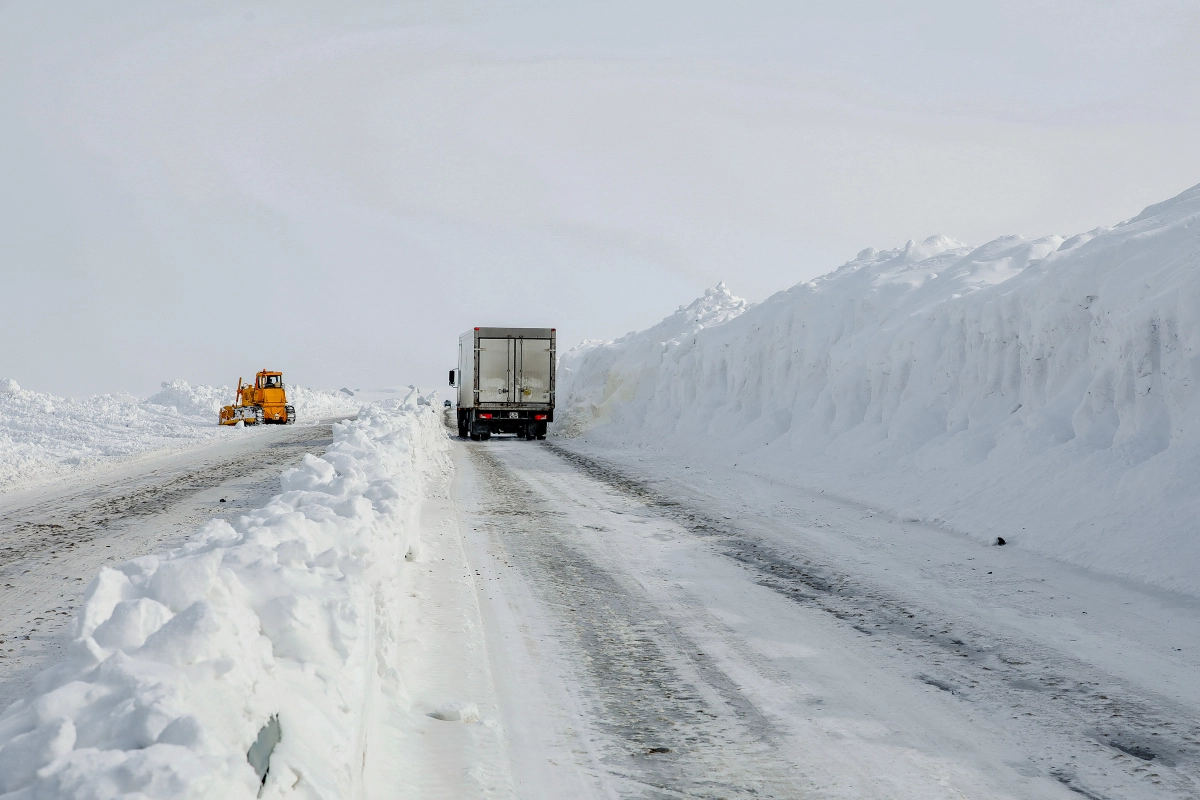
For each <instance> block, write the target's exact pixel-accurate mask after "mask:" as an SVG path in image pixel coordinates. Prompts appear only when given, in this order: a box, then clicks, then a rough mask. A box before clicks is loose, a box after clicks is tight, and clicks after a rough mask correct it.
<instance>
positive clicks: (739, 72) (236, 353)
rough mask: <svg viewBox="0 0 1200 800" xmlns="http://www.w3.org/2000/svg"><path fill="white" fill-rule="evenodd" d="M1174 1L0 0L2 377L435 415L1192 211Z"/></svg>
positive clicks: (1184, 36)
mask: <svg viewBox="0 0 1200 800" xmlns="http://www.w3.org/2000/svg"><path fill="white" fill-rule="evenodd" d="M1197 41H1200V6H1198V5H1197V4H1196V3H1193V2H1188V3H1179V2H1139V3H1136V4H1134V3H1111V2H1103V1H1102V0H1091V1H1089V2H1064V3H1044V2H1020V1H1018V2H1008V3H1003V4H1001V3H997V4H994V6H993V7H992V8H991V9H990V10H988V9H986V8H983V9H981V8H980V4H975V3H962V2H915V3H908V4H894V3H886V2H863V3H852V2H850V3H836V4H835V3H826V4H807V3H801V2H767V1H764V0H758V1H757V2H755V1H752V0H740V2H736V3H734V2H720V3H718V2H709V1H707V0H688V2H682V0H669V1H668V2H648V0H640V1H638V2H632V1H628V0H606V1H604V2H573V0H530V1H529V2H500V1H499V0H488V1H487V2H450V1H448V0H438V1H437V2H396V1H395V0H393V2H370V3H368V2H357V3H337V4H335V3H318V2H312V1H311V0H309V1H308V2H301V1H300V0H280V2H238V3H232V2H219V0H204V2H172V3H163V2H161V0H146V2H131V1H130V0H120V1H119V2H116V1H114V2H106V3H94V2H44V0H36V1H32V0H31V1H29V2H26V1H25V0H9V2H7V3H5V2H3V0H0V378H3V377H12V378H14V379H16V380H17V381H18V382H19V383H20V384H21V385H22V386H23V387H25V388H30V389H36V390H41V391H52V392H55V393H58V394H67V395H72V394H75V395H78V394H86V393H91V392H97V391H118V390H127V391H132V392H134V393H135V394H148V393H150V392H152V391H154V390H156V389H157V386H158V382H159V381H161V380H166V379H169V378H173V377H181V378H184V379H186V380H189V381H192V382H203V383H231V382H233V381H235V380H236V379H237V377H238V375H246V374H249V373H251V372H253V371H254V370H255V369H257V368H261V367H263V366H267V367H271V368H277V369H282V370H284V372H285V375H286V377H287V378H288V379H290V380H293V381H296V382H299V383H303V384H306V385H314V386H328V387H335V388H336V387H339V386H352V387H362V388H372V387H378V386H393V385H398V384H406V383H410V382H417V383H418V384H420V385H422V386H427V387H439V386H441V384H442V383H443V382H444V379H445V372H446V370H447V369H448V368H449V367H450V366H452V365H453V359H454V353H455V345H456V337H457V334H458V333H459V332H460V331H462V330H465V329H466V328H468V327H471V326H473V325H490V324H505V325H538V326H540V325H554V326H557V327H558V329H559V335H560V347H562V348H564V349H565V348H567V347H569V346H571V345H573V344H575V343H577V342H578V341H579V340H581V339H583V338H585V337H604V338H612V337H615V336H618V335H621V334H623V333H625V332H626V331H628V330H632V329H635V328H643V327H646V326H648V325H650V324H652V323H654V322H656V321H657V320H658V319H659V318H661V317H662V316H664V315H665V314H667V313H669V312H670V311H672V310H673V309H674V308H675V306H677V305H678V304H680V303H686V302H689V301H690V300H691V299H693V298H694V297H695V296H697V295H699V294H701V293H702V292H703V290H704V289H705V287H707V286H711V285H713V284H715V283H717V282H718V281H720V280H725V281H727V282H728V284H729V286H730V288H731V289H732V290H733V291H734V292H735V293H737V294H741V295H743V296H746V297H749V298H750V299H752V300H761V299H763V298H764V297H766V296H767V295H769V294H771V293H772V292H774V291H776V290H779V289H783V288H786V287H788V286H791V285H792V284H794V283H796V282H798V281H800V280H805V279H807V278H810V277H813V276H815V275H817V274H820V273H823V272H827V271H829V270H830V269H832V268H834V267H836V266H837V265H838V264H840V263H842V262H844V261H846V260H847V259H849V258H851V257H853V255H854V254H855V253H856V252H858V251H859V250H861V249H862V248H864V247H868V246H872V247H877V248H885V247H896V246H900V245H903V244H904V242H905V240H907V239H910V238H915V239H921V238H924V237H926V236H928V235H930V234H933V233H945V234H947V235H950V236H953V237H955V238H957V239H961V240H964V241H967V242H971V243H982V242H984V241H987V240H989V239H991V238H994V237H996V236H999V235H1003V234H1008V233H1022V234H1026V235H1041V234H1046V233H1063V234H1070V233H1077V232H1079V231H1082V230H1086V229H1089V228H1092V227H1095V226H1097V225H1108V224H1112V223H1115V222H1117V221H1120V220H1121V219H1124V218H1127V217H1130V216H1133V215H1134V214H1136V213H1137V212H1138V211H1140V210H1141V208H1142V207H1143V206H1145V205H1148V204H1150V203H1153V202H1157V201H1159V200H1163V199H1165V198H1167V197H1169V196H1172V195H1174V194H1177V193H1178V192H1180V191H1182V190H1184V189H1186V188H1188V187H1189V186H1191V185H1193V184H1195V183H1198V182H1200V147H1197V142H1200V135H1198V134H1200V102H1198V101H1200V48H1198V47H1196V45H1195V43H1196V42H1197Z"/></svg>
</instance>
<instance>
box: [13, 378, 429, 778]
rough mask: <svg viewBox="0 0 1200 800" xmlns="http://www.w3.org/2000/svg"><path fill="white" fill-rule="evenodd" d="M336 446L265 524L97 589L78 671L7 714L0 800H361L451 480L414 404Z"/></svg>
mask: <svg viewBox="0 0 1200 800" xmlns="http://www.w3.org/2000/svg"><path fill="white" fill-rule="evenodd" d="M333 438H334V441H333V444H332V445H331V446H330V447H329V449H328V450H327V452H326V453H325V455H324V456H322V457H321V458H316V457H315V456H311V455H307V456H305V458H304V461H303V463H302V464H301V465H300V466H298V467H296V468H294V469H290V470H288V471H287V472H285V473H284V474H283V476H282V489H283V492H282V493H281V494H279V495H278V496H276V497H275V498H273V499H272V500H271V502H270V503H269V504H268V505H266V506H265V507H263V508H261V509H259V510H257V511H254V512H251V513H249V514H247V515H244V516H242V517H239V518H238V519H236V520H235V521H234V522H233V523H232V524H230V523H228V522H225V521H223V520H213V521H211V522H210V523H208V524H207V525H206V526H204V527H203V528H202V529H201V530H200V531H199V532H198V533H197V534H196V535H195V536H194V537H193V539H192V540H191V541H190V542H188V544H186V545H185V546H183V547H181V548H179V549H176V550H173V551H171V552H169V553H164V554H161V555H153V556H146V557H143V558H139V559H136V560H134V561H130V562H127V563H125V564H121V565H119V566H117V567H115V568H105V569H103V570H102V571H101V572H100V575H99V576H98V577H97V578H96V579H95V581H93V583H92V584H91V586H90V587H89V588H88V590H87V592H86V595H85V599H84V603H83V606H82V608H81V609H80V611H79V615H78V617H77V618H76V619H75V620H74V622H73V629H72V641H71V642H70V644H69V645H68V648H67V653H68V655H67V657H66V659H65V660H64V661H63V662H62V663H60V664H59V665H57V666H55V667H52V668H51V669H49V670H47V671H46V672H44V673H42V675H40V676H39V677H38V678H37V679H36V680H35V683H34V687H33V690H32V691H31V693H30V695H29V696H28V697H26V698H25V699H23V700H20V701H18V702H16V703H14V704H13V705H12V706H10V707H9V708H8V709H7V710H6V711H4V712H3V713H2V714H0V796H3V797H5V798H14V800H16V799H17V798H21V799H22V800H23V799H24V798H29V799H30V800H33V798H51V797H53V798H115V797H130V798H134V797H136V798H172V799H176V798H197V799H199V798H205V799H211V798H222V799H224V798H229V799H230V800H234V799H235V798H248V799H249V798H255V797H263V798H272V797H285V796H286V797H305V798H317V797H323V798H335V797H336V798H348V799H349V798H357V797H363V796H365V792H364V787H363V783H362V769H363V764H364V759H365V747H366V734H367V729H368V723H369V720H370V716H371V713H372V708H374V707H376V706H378V700H379V698H380V696H381V693H386V694H390V695H392V696H399V697H402V696H403V695H402V694H401V693H402V692H403V688H404V687H403V686H402V685H401V682H400V677H399V675H398V673H397V672H396V670H395V669H394V668H393V667H392V665H393V664H394V663H395V662H396V650H397V647H398V646H399V641H400V636H401V631H402V629H403V626H404V625H405V624H406V620H407V616H408V615H409V613H410V612H409V611H408V609H409V608H410V606H408V605H406V603H410V602H411V601H409V600H406V597H407V594H406V592H404V585H405V575H404V571H403V567H404V563H405V558H406V556H407V555H409V554H410V553H413V552H414V551H415V549H416V548H417V547H418V544H419V542H418V521H419V514H420V508H421V502H422V498H423V497H425V496H426V493H427V492H429V491H431V490H434V489H438V487H439V482H440V481H441V479H442V478H443V477H444V476H445V475H446V474H447V473H448V470H449V468H450V467H449V460H448V458H447V455H446V446H447V445H446V441H447V439H446V434H445V431H444V428H443V425H442V422H441V419H440V414H439V413H438V412H437V411H436V410H435V409H434V408H433V407H432V406H431V405H430V404H428V403H426V402H422V401H421V400H419V399H418V398H417V397H416V392H415V391H414V392H413V393H412V395H410V397H409V398H407V399H406V400H405V401H388V402H385V403H377V404H373V405H371V406H365V407H364V408H363V409H362V410H361V411H360V412H359V415H358V419H356V420H354V421H351V422H347V423H339V424H336V425H334V437H333ZM273 733H274V734H278V735H277V736H274V735H272V734H273ZM272 745H274V747H273V749H272V747H271V746H272ZM252 748H253V750H252ZM252 762H253V763H252ZM256 767H257V770H256ZM264 768H266V774H265V776H264V775H263V769H264Z"/></svg>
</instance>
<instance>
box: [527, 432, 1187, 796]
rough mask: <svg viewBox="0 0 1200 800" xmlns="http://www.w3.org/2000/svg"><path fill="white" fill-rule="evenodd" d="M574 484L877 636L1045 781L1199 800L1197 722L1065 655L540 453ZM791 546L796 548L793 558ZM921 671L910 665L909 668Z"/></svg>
mask: <svg viewBox="0 0 1200 800" xmlns="http://www.w3.org/2000/svg"><path fill="white" fill-rule="evenodd" d="M544 446H545V447H547V448H548V449H549V450H550V451H551V452H553V453H554V454H555V455H557V456H558V457H560V458H561V459H563V460H564V461H566V462H567V463H569V464H570V465H572V466H573V467H574V468H575V469H578V470H579V471H581V472H582V473H584V474H586V475H588V476H590V477H592V478H594V479H596V480H598V481H601V482H603V483H605V484H607V485H608V486H610V487H611V488H612V489H614V490H616V491H617V492H619V493H621V494H624V495H626V496H629V497H632V498H636V499H637V500H639V501H640V502H641V503H643V504H644V505H645V506H646V508H647V509H648V510H650V511H651V512H652V513H654V514H656V515H659V516H661V517H664V518H667V519H670V520H671V521H673V522H675V523H677V524H679V525H680V526H682V527H683V528H685V529H687V530H689V531H690V532H691V533H692V534H693V535H695V536H697V537H698V538H701V539H705V540H707V541H708V542H709V543H710V544H711V546H712V547H713V548H714V549H715V550H716V551H717V552H719V553H721V554H723V555H724V556H726V557H728V558H730V559H733V560H735V561H737V562H738V563H739V564H741V565H742V566H743V567H744V568H746V569H747V570H750V571H752V572H753V573H755V582H756V583H758V584H759V585H761V586H764V587H767V588H770V589H771V590H773V591H775V592H777V593H779V594H780V595H782V596H784V597H787V598H788V599H789V600H792V601H794V602H796V603H799V604H802V605H804V606H806V607H809V608H812V609H815V610H818V611H820V612H823V613H826V614H829V615H831V616H833V617H834V618H836V619H838V620H839V621H840V622H842V623H844V624H846V625H847V626H848V627H850V628H851V629H853V630H854V631H855V632H856V633H857V635H862V636H871V637H877V638H878V639H879V640H880V641H881V642H883V643H885V644H886V645H887V646H888V647H892V648H895V649H896V650H897V651H898V652H899V653H901V654H902V655H905V656H908V657H909V658H910V660H911V661H913V662H914V669H913V673H912V677H913V679H914V680H917V681H920V682H921V683H923V684H925V685H927V686H931V687H933V688H935V689H938V690H940V691H943V692H946V693H947V694H949V695H951V696H953V697H955V698H956V699H958V700H960V701H961V702H963V703H968V704H972V705H973V706H976V707H978V708H979V710H980V711H982V712H984V713H986V714H989V715H1003V716H1004V717H1005V718H1008V719H1009V721H1010V722H1011V723H1012V726H1013V727H1014V728H1015V729H1016V730H1018V731H1020V730H1025V731H1032V730H1036V731H1037V735H1036V736H1034V737H1032V738H1031V739H1030V741H1047V740H1049V741H1052V742H1054V743H1055V745H1056V749H1055V750H1054V751H1053V752H1050V753H1045V754H1031V756H1030V758H1031V760H1032V761H1034V762H1036V763H1039V764H1040V765H1041V766H1042V767H1044V769H1045V770H1046V774H1048V775H1050V776H1052V777H1053V778H1054V779H1055V780H1057V781H1058V782H1060V783H1062V784H1063V785H1064V786H1065V787H1066V788H1068V789H1070V790H1071V791H1072V792H1074V793H1076V794H1079V795H1082V796H1086V797H1089V798H1094V799H1096V800H1117V798H1124V797H1126V796H1127V794H1126V792H1127V791H1128V790H1130V789H1133V790H1135V791H1137V792H1139V795H1138V796H1150V797H1177V798H1194V797H1198V796H1200V715H1198V714H1197V711H1196V710H1195V709H1192V708H1188V707H1185V706H1183V705H1181V704H1179V703H1176V702H1174V701H1172V700H1170V699H1168V698H1165V697H1161V696H1157V695H1154V694H1150V693H1147V692H1144V691H1143V690H1141V689H1139V688H1138V687H1136V686H1131V685H1129V684H1127V683H1124V682H1122V681H1120V680H1118V679H1117V678H1115V677H1113V676H1111V675H1109V674H1106V673H1104V672H1103V671H1101V670H1099V669H1097V668H1096V667H1094V666H1092V665H1091V664H1089V663H1086V662H1083V661H1080V660H1078V659H1074V658H1071V657H1070V656H1067V655H1065V654H1064V653H1062V652H1058V651H1054V650H1051V649H1049V648H1046V647H1042V646H1039V645H1037V644H1034V643H1031V642H1025V641H1016V640H1012V639H1009V638H1006V637H1004V636H998V635H996V634H994V633H992V632H989V631H984V630H979V629H977V628H976V627H975V626H973V625H966V626H964V625H963V624H962V623H959V622H956V621H955V620H953V619H949V618H946V617H944V616H942V615H940V614H938V613H937V612H936V611H933V610H931V609H926V608H921V607H919V606H917V605H915V604H910V603H906V602H905V601H903V600H902V599H900V598H898V597H895V596H893V595H892V594H891V593H889V592H887V591H884V590H881V589H880V588H878V587H874V586H869V585H866V584H865V583H863V582H860V581H857V580H855V579H853V578H852V577H851V576H850V575H848V574H847V573H845V572H843V571H841V570H839V569H837V568H836V567H834V566H831V565H829V564H823V563H818V562H816V561H815V560H814V559H812V558H809V557H806V556H805V555H804V554H802V553H800V552H799V551H798V549H797V550H795V551H793V552H784V551H782V550H780V549H779V548H778V547H775V546H772V545H771V544H769V543H767V542H766V541H765V540H763V539H761V538H759V537H757V536H754V535H751V534H748V533H747V532H745V531H741V530H739V529H738V528H737V526H736V525H734V524H732V523H731V522H730V521H729V520H727V519H715V518H714V517H712V516H711V515H707V514H704V513H702V512H700V511H699V510H697V509H695V508H692V507H689V506H687V505H685V504H682V503H680V502H679V501H677V500H674V499H672V498H670V497H667V496H665V495H663V494H662V493H660V492H658V491H657V490H655V489H654V488H652V487H651V486H650V485H649V484H647V483H645V482H643V481H640V480H637V479H636V478H633V477H630V476H629V475H627V474H625V473H623V472H622V471H621V470H620V469H619V468H617V467H614V466H612V465H609V464H605V463H602V462H600V461H598V460H596V459H594V458H590V457H588V456H584V455H581V454H579V453H576V452H573V451H571V450H568V449H566V448H564V447H562V446H560V445H557V444H554V443H552V442H551V443H546V444H545V445H544ZM799 545H800V542H799V540H797V547H798V546H799ZM918 658H919V659H921V661H920V665H919V666H918V665H916V663H915V662H916V661H917V659H918Z"/></svg>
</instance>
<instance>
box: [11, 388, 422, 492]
mask: <svg viewBox="0 0 1200 800" xmlns="http://www.w3.org/2000/svg"><path fill="white" fill-rule="evenodd" d="M398 391H400V390H378V391H373V392H367V393H362V392H359V391H356V390H353V389H342V390H325V389H309V388H306V387H303V386H292V385H289V386H288V392H289V394H288V400H289V401H290V402H291V403H292V405H294V406H295V407H296V412H297V414H298V416H299V417H300V419H302V420H304V419H319V418H323V417H332V416H338V415H344V416H350V415H353V414H355V413H356V412H357V411H358V409H359V407H360V406H361V405H362V404H363V402H364V400H367V401H369V400H372V399H381V398H385V397H387V396H389V395H392V396H395V394H396V393H397V392H398ZM407 391H408V390H407V389H405V390H403V392H404V393H406V392H407ZM400 396H401V397H403V394H400ZM233 401H234V389H233V388H231V387H229V386H192V385H190V384H188V383H187V382H186V381H182V380H173V381H169V382H168V381H164V382H163V384H162V390H161V391H159V392H157V393H156V394H153V395H151V396H149V397H147V398H145V399H138V398H136V397H133V396H132V395H129V394H104V395H95V396H92V397H84V398H68V397H55V396H54V395H51V394H46V393H43V392H35V391H30V390H28V389H24V388H22V387H21V386H20V385H19V384H18V383H17V382H16V381H15V380H13V379H11V378H8V379H5V380H0V492H8V491H12V490H14V489H19V488H28V487H30V486H34V485H37V484H39V483H44V482H45V481H47V480H53V479H54V478H56V477H62V476H68V475H71V474H73V473H78V472H79V471H80V470H94V469H96V468H103V467H105V466H106V465H111V464H113V463H115V462H118V461H124V460H128V459H130V458H135V457H138V456H142V455H146V454H149V453H153V452H156V451H162V450H170V449H179V448H181V447H188V446H192V445H196V444H203V443H205V442H207V441H209V440H211V439H213V438H214V437H218V436H227V435H229V430H228V429H221V428H220V427H219V426H218V425H217V410H218V409H219V408H220V407H221V406H223V405H227V404H229V403H232V402H233ZM239 435H252V432H251V431H245V432H239Z"/></svg>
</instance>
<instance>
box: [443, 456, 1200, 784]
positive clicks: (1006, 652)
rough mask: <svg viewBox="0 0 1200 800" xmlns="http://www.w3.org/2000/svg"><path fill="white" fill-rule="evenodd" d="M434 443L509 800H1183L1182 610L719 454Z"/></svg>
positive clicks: (1192, 682) (1196, 726)
mask: <svg viewBox="0 0 1200 800" xmlns="http://www.w3.org/2000/svg"><path fill="white" fill-rule="evenodd" d="M453 449H454V456H455V464H456V468H457V469H456V478H455V489H454V494H455V499H456V505H457V508H458V520H459V526H460V529H461V531H462V533H463V537H464V541H465V543H466V552H467V557H468V561H469V563H470V568H471V569H472V571H473V575H472V577H473V579H474V581H475V584H476V587H477V591H476V597H477V599H478V608H479V613H480V614H481V620H482V623H481V624H482V631H483V634H482V637H483V639H485V640H486V649H487V652H488V661H489V668H488V669H489V670H490V678H489V680H490V682H491V683H492V684H493V685H494V692H495V698H496V700H495V705H496V714H497V716H498V717H499V722H500V723H501V727H502V729H503V732H504V733H503V738H504V739H505V741H506V746H505V747H504V748H502V749H503V750H504V752H506V753H507V755H506V756H504V757H505V758H507V760H508V762H509V763H508V770H509V772H510V773H511V785H512V790H513V793H514V794H515V795H516V796H518V797H522V798H541V797H546V798H550V797H567V796H570V797H622V798H625V797H628V798H675V797H706V798H708V797H712V798H716V797H776V798H796V797H847V798H851V797H853V798H861V797H878V798H908V797H911V798H940V797H970V798H991V797H996V798H1000V797H1010V798H1079V797H1087V798H1098V799H1102V800H1117V798H1122V800H1125V799H1127V798H1143V797H1144V798H1194V797H1196V796H1200V770H1198V768H1197V754H1198V751H1200V679H1198V678H1197V672H1196V669H1195V667H1196V656H1197V651H1196V647H1195V643H1197V642H1200V607H1198V604H1197V603H1196V602H1195V601H1194V600H1192V599H1189V598H1186V597H1183V596H1177V595H1171V594H1168V593H1164V592H1157V591H1148V590H1146V589H1144V588H1139V587H1137V586H1132V585H1127V584H1122V583H1120V582H1117V581H1113V580H1111V579H1100V578H1096V577H1094V576H1091V575H1089V574H1086V573H1084V572H1081V571H1079V570H1075V569H1073V568H1069V567H1064V566H1062V565H1061V564H1058V563H1056V562H1052V561H1047V560H1045V559H1041V558H1038V557H1034V556H1030V555H1029V554H1028V553H1025V552H1022V551H1019V550H1017V549H1015V548H1012V547H995V546H993V547H985V546H981V545H979V544H977V543H974V542H971V541H969V540H967V539H966V538H965V537H961V536H959V535H957V534H954V533H952V532H948V531H946V530H942V529H935V528H930V527H926V526H922V525H919V524H915V523H907V522H903V521H901V520H897V519H894V518H890V517H887V516H884V515H881V514H878V513H876V512H874V511H872V510H870V509H866V508H863V507H861V506H856V505H854V504H853V503H849V502H845V501H841V500H837V499H833V498H829V497H827V496H824V495H821V494H815V495H813V494H807V493H805V492H803V491H802V490H800V489H797V488H795V487H788V486H784V485H779V484H774V483H772V482H771V481H770V480H768V479H766V478H764V477H761V476H749V475H744V474H740V473H739V472H738V471H737V469H736V468H734V467H727V468H725V469H724V470H723V471H722V470H721V469H720V468H715V467H714V468H712V469H709V470H702V469H700V468H699V467H698V466H697V465H688V466H672V465H670V464H669V463H666V462H664V463H654V462H650V461H639V460H637V458H635V457H632V456H628V455H626V456H621V455H620V454H614V453H612V452H606V453H591V454H584V453H580V452H575V451H572V450H570V449H567V447H565V446H563V445H561V444H553V443H551V444H545V445H543V444H534V443H530V442H524V441H516V440H507V439H496V438H493V439H492V441H490V442H485V443H474V442H457V443H456V444H455V447H454V448H453ZM479 686H480V687H481V688H480V689H479V691H480V693H481V697H483V695H490V692H491V691H492V690H490V689H489V690H486V691H485V690H484V689H483V688H482V683H480V684H479ZM488 707H489V706H487V705H486V704H485V705H482V706H481V708H482V709H483V716H484V717H485V718H486V717H487V708H488ZM485 721H487V720H486V719H485ZM500 750H501V749H500V748H493V750H492V751H490V752H493V753H498V752H500ZM496 757H499V756H496ZM493 766H494V765H493ZM492 772H493V773H494V772H495V770H494V769H493V770H492ZM493 784H494V785H498V784H495V782H493ZM500 793H501V794H506V792H504V791H501V792H500Z"/></svg>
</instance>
